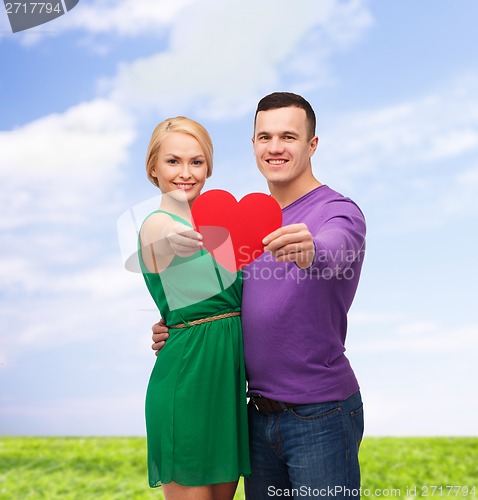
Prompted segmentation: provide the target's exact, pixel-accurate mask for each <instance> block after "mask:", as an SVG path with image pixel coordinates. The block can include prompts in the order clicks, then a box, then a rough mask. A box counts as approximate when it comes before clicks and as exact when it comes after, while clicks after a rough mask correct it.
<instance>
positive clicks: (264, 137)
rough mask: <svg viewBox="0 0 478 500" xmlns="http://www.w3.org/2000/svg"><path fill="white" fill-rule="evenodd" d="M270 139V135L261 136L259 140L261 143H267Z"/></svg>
mask: <svg viewBox="0 0 478 500" xmlns="http://www.w3.org/2000/svg"><path fill="white" fill-rule="evenodd" d="M268 139H269V136H268V135H261V136H259V140H260V141H267V140H268Z"/></svg>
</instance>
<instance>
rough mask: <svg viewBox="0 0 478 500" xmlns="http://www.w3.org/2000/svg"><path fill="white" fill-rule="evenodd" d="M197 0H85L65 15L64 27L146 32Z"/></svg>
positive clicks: (165, 22) (100, 30)
mask: <svg viewBox="0 0 478 500" xmlns="http://www.w3.org/2000/svg"><path fill="white" fill-rule="evenodd" d="M196 1H197V0H175V1H174V2H171V1H170V0H96V1H92V2H88V1H84V0H82V1H81V2H80V3H79V4H78V5H77V6H76V7H75V9H74V10H72V11H71V12H70V13H69V14H68V15H67V16H65V17H64V20H63V21H64V22H63V23H62V24H61V25H60V26H59V30H60V31H66V30H70V29H81V30H84V31H87V32H89V33H95V34H98V33H109V34H118V35H120V36H138V35H141V36H144V35H145V34H147V33H154V32H155V31H157V30H158V29H160V28H164V26H166V25H168V24H170V23H171V22H172V21H173V20H174V19H175V18H176V17H177V16H178V14H179V13H180V12H181V11H182V10H184V9H185V8H186V7H190V6H191V5H192V4H193V3H195V2H196Z"/></svg>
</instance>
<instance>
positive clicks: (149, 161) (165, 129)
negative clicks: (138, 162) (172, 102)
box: [146, 116, 213, 187]
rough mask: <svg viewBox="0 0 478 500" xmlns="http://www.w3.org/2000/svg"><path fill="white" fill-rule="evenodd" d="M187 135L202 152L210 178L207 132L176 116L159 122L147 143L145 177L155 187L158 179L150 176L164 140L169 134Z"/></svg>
mask: <svg viewBox="0 0 478 500" xmlns="http://www.w3.org/2000/svg"><path fill="white" fill-rule="evenodd" d="M173 132H176V133H180V134H188V135H190V136H191V137H194V139H196V141H198V142H199V145H200V146H201V149H202V150H203V153H204V156H205V158H206V164H207V175H206V177H210V176H211V174H212V156H213V147H212V141H211V137H210V136H209V133H208V131H207V130H206V129H205V128H204V127H203V126H202V125H201V124H200V123H198V122H195V121H194V120H191V119H190V118H186V117H185V116H176V117H175V118H168V119H167V120H164V121H163V122H161V123H160V124H159V125H158V126H157V127H156V128H155V129H154V130H153V134H152V135H151V140H150V141H149V146H148V151H147V153H146V175H147V176H148V179H149V180H150V181H151V182H152V183H153V184H154V185H155V186H157V187H159V186H158V179H157V178H156V177H153V176H152V175H151V171H152V170H153V168H154V166H155V165H156V163H157V161H158V151H159V147H160V146H161V143H162V142H163V140H164V138H165V137H166V135H167V134H169V133H173Z"/></svg>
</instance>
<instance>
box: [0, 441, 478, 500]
mask: <svg viewBox="0 0 478 500" xmlns="http://www.w3.org/2000/svg"><path fill="white" fill-rule="evenodd" d="M145 444H146V443H145V439H144V438H15V437H5V438H0V499H8V500H10V499H17V498H18V499H62V500H70V499H95V500H97V499H98V500H101V499H108V500H115V499H128V500H129V499H135V500H136V499H138V500H142V499H149V498H155V499H158V500H159V499H162V498H163V497H162V494H161V489H154V490H152V489H150V488H149V487H148V483H147V477H146V449H145ZM360 459H361V464H362V490H363V491H365V492H366V494H365V495H364V497H366V496H370V497H372V496H379V494H381V496H382V497H386V496H387V497H392V496H395V497H397V496H400V497H401V498H406V497H407V496H408V497H411V495H410V492H413V491H412V490H411V488H413V487H417V496H423V497H425V496H426V495H425V494H427V496H429V497H431V496H434V497H437V498H438V497H447V498H457V497H459V498H469V499H471V500H476V499H477V497H478V491H476V490H478V438H366V439H365V440H364V442H363V444H362V448H361V452H360ZM432 486H435V487H436V489H434V490H433V488H431V487H432ZM440 486H441V489H440V488H439V487H440ZM446 486H460V487H463V486H467V487H468V488H470V489H471V488H472V487H473V486H475V487H476V490H475V494H474V495H472V494H470V490H469V492H468V495H465V491H466V490H465V489H463V488H460V489H459V490H458V489H457V488H455V489H453V490H451V489H450V488H448V489H447V488H446ZM427 487H428V489H427ZM392 490H396V491H395V492H392ZM398 490H400V494H398ZM407 491H408V493H409V494H408V495H407ZM235 498H236V499H237V500H242V499H244V492H243V487H242V483H241V484H240V486H239V488H238V491H237V494H236V497H235Z"/></svg>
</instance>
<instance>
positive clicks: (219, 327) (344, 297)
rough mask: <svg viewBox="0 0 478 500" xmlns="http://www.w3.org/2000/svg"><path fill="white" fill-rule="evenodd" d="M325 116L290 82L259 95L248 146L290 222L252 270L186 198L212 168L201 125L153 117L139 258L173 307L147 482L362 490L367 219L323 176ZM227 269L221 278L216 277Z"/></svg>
mask: <svg viewBox="0 0 478 500" xmlns="http://www.w3.org/2000/svg"><path fill="white" fill-rule="evenodd" d="M315 126H316V119H315V113H314V111H313V109H312V107H311V106H310V104H309V103H308V102H307V101H306V100H305V99H304V98H303V97H301V96H298V95H296V94H292V93H288V92H276V93H273V94H270V95H268V96H266V97H264V98H263V99H261V100H260V102H259V104H258V106H257V111H256V114H255V119H254V135H253V138H252V144H253V149H254V155H255V158H256V162H257V166H258V168H259V171H260V172H261V173H262V175H263V176H264V177H265V179H266V181H267V184H268V187H269V190H270V193H271V195H272V197H273V198H274V199H275V200H276V201H277V203H278V204H279V206H280V207H281V209H282V217H283V225H282V227H280V228H278V229H276V230H275V231H273V232H272V233H270V234H269V235H267V236H265V238H264V240H263V244H264V247H265V253H264V254H263V255H261V256H260V257H259V258H257V259H256V260H254V261H253V262H252V263H250V264H249V265H248V266H247V267H246V268H244V270H248V271H249V272H247V273H245V272H244V273H243V272H241V271H239V272H237V273H229V271H227V270H226V269H222V268H221V266H219V265H218V263H217V262H214V260H213V257H212V255H211V254H209V252H207V251H206V250H205V248H204V243H203V238H202V235H201V234H199V233H198V232H196V231H195V230H194V229H193V225H192V221H191V216H190V213H191V211H190V207H191V206H192V204H193V202H194V200H195V199H196V198H197V197H198V196H199V194H200V192H201V190H202V188H203V186H204V184H205V181H206V178H207V177H209V176H210V175H211V173H212V153H213V148H212V143H211V140H210V137H209V135H208V133H207V131H206V130H205V129H204V128H203V127H202V126H201V125H200V124H198V123H197V122H194V121H192V120H190V119H187V118H184V117H177V118H171V119H168V120H165V121H164V122H162V123H161V124H159V125H158V127H156V129H155V130H154V132H153V135H152V138H151V142H150V145H149V148H148V153H147V166H146V169H147V174H148V178H149V179H150V180H151V181H152V182H153V183H154V184H155V185H156V186H157V187H159V189H160V190H161V192H162V193H163V197H162V201H161V206H160V209H159V210H157V211H155V212H153V213H152V214H150V215H149V216H148V217H147V218H146V220H145V222H144V223H143V225H142V228H141V232H140V262H141V265H142V271H143V275H144V278H145V281H146V284H147V286H148V289H149V291H150V293H151V295H152V297H153V299H154V300H155V302H156V304H157V306H158V309H159V311H160V313H161V317H162V318H163V321H162V322H161V323H158V324H156V325H154V326H153V341H154V344H153V349H155V350H156V351H157V353H158V352H159V354H158V356H157V359H156V363H155V366H154V369H153V371H152V374H151V378H150V382H149V385H148V391H147V396H146V425H147V441H148V472H149V483H150V486H152V487H155V486H160V485H161V486H162V487H163V493H164V495H165V498H166V499H167V500H170V499H173V500H175V499H181V500H185V499H194V500H228V499H232V498H233V496H234V493H235V490H236V486H237V481H238V478H239V477H240V476H241V475H242V476H244V481H245V492H246V498H247V499H248V500H259V499H266V498H270V491H271V488H273V489H274V491H281V492H283V494H284V496H287V495H288V496H290V497H292V496H293V495H294V491H295V492H297V491H303V489H304V488H305V489H306V491H309V492H313V491H317V490H323V489H324V488H325V489H326V490H327V489H328V491H330V490H333V491H344V492H348V493H344V495H343V496H342V497H341V498H352V497H354V496H353V495H355V494H356V492H358V491H359V487H360V469H359V462H358V451H359V445H360V441H361V439H362V434H363V409H362V400H361V396H360V391H359V385H358V382H357V380H356V377H355V375H354V372H353V370H352V368H351V366H350V364H349V361H348V359H347V358H346V356H345V354H344V352H345V347H344V345H345V339H346V334H347V313H348V310H349V308H350V306H351V304H352V301H353V298H354V295H355V292H356V289H357V285H358V281H359V277H360V271H361V267H362V262H363V257H364V251H365V220H364V217H363V214H362V212H361V211H360V209H359V208H358V206H357V205H356V204H355V203H354V202H353V201H352V200H350V199H349V198H346V197H344V196H342V195H341V194H339V193H337V192H336V191H334V190H332V189H331V188H329V187H328V186H326V185H324V184H321V183H320V182H319V181H318V180H317V179H316V178H315V177H314V174H313V172H312V165H311V157H312V156H313V155H314V153H315V151H316V149H317V146H318V137H317V136H316V133H315ZM258 217H260V214H258ZM250 224H251V225H253V224H254V221H253V220H251V221H250ZM318 256H320V259H319V258H318ZM345 256H346V257H345ZM351 256H352V257H351ZM211 269H215V272H214V273H212V272H210V270H211ZM218 269H219V270H218ZM278 269H280V270H281V271H282V272H276V270H278ZM181 270H183V271H184V272H183V273H181ZM264 271H267V272H266V273H265V272H264ZM299 273H302V274H303V273H310V275H311V279H299ZM219 274H220V275H221V282H224V280H225V282H226V283H227V286H226V287H224V286H223V287H222V288H218V289H215V288H214V287H217V279H218V276H219ZM265 276H267V278H265ZM180 277H181V278H180ZM205 290H206V291H207V292H205ZM201 294H202V295H201ZM164 325H167V326H164ZM246 377H247V387H248V389H247V396H248V397H249V403H248V404H247V400H246ZM334 487H337V488H334ZM301 488H302V489H301ZM338 497H339V498H340V495H339V496H338ZM301 498H309V497H303V496H301ZM310 498H313V497H310ZM335 498H337V496H335ZM354 498H355V497H354Z"/></svg>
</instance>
